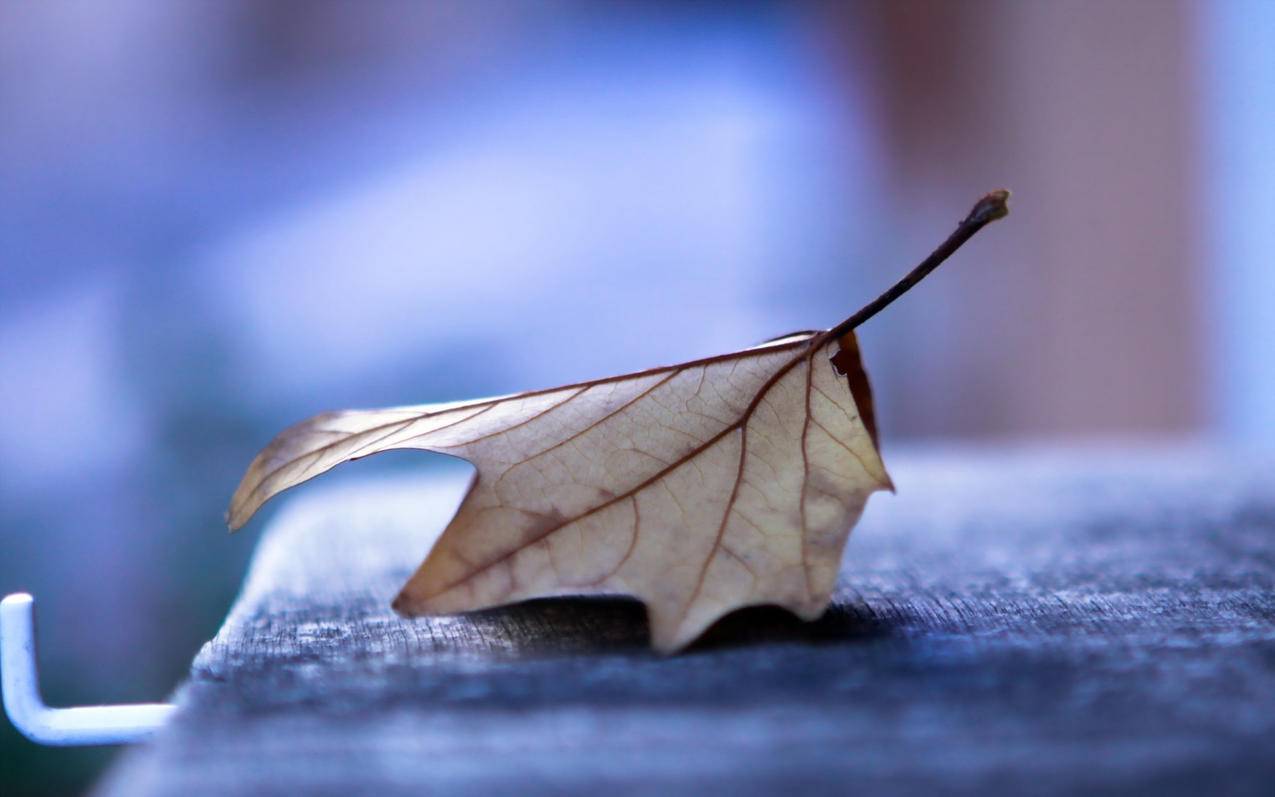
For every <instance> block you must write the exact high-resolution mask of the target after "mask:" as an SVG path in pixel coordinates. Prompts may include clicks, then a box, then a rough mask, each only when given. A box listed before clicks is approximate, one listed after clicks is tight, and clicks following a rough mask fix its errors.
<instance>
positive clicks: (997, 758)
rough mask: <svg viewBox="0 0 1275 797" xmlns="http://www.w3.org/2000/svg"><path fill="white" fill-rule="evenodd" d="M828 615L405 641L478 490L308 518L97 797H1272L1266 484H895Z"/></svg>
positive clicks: (902, 462) (343, 507)
mask: <svg viewBox="0 0 1275 797" xmlns="http://www.w3.org/2000/svg"><path fill="white" fill-rule="evenodd" d="M888 462H889V464H890V465H891V470H892V472H893V474H894V476H895V482H896V484H897V486H898V496H897V497H889V496H878V497H877V498H875V499H874V500H873V502H872V503H871V504H870V506H869V509H868V511H867V513H866V514H865V516H864V519H863V521H862V522H861V523H860V525H859V527H858V529H857V530H856V532H855V538H854V540H853V541H852V542H851V543H850V545H849V546H848V549H847V560H846V564H845V567H844V568H843V571H842V573H841V580H840V583H839V586H838V588H837V592H836V597H835V601H834V604H833V606H832V608H831V609H830V610H829V611H828V612H827V613H826V614H825V615H824V616H823V617H822V618H821V619H820V620H818V621H817V622H814V623H810V624H803V623H801V622H799V621H797V620H796V619H795V618H793V617H792V616H791V615H788V614H787V613H785V612H782V611H779V610H771V609H747V610H743V611H740V612H737V613H735V614H733V615H731V616H729V617H727V618H726V619H724V620H723V621H721V622H720V623H718V624H717V625H716V626H715V627H714V628H713V629H712V630H710V632H709V633H708V635H707V636H706V637H705V638H704V639H703V640H702V641H701V642H699V643H697V644H696V645H694V646H692V647H691V648H690V649H689V650H688V651H687V652H686V653H685V654H683V655H680V656H675V657H672V658H663V657H660V656H658V655H655V654H652V653H650V652H649V651H648V650H647V649H646V646H645V645H646V627H645V617H644V614H643V611H642V609H641V606H640V605H639V604H637V603H635V602H631V601H623V600H610V599H565V598H559V599H551V600H542V601H535V602H532V603H527V604H522V605H518V606H513V607H508V608H503V609H495V610H489V611H484V612H480V613H477V614H474V615H470V616H465V617H437V618H419V619H415V620H404V619H401V618H399V617H397V616H395V615H394V614H392V613H391V612H390V610H389V608H388V603H389V599H390V598H391V597H392V596H393V594H394V592H395V589H396V588H397V586H398V585H399V584H400V583H401V582H402V580H403V579H404V577H405V576H406V575H407V574H408V573H410V571H411V568H412V567H413V566H414V564H415V563H416V562H418V561H419V560H420V558H421V556H422V555H423V554H424V552H425V549H426V547H427V546H428V544H429V537H430V535H431V534H437V532H438V531H439V530H441V529H442V528H443V526H444V525H445V524H446V521H447V519H448V517H449V516H450V513H451V511H452V510H453V509H454V508H455V504H456V502H457V501H458V500H459V499H460V496H461V494H462V493H463V490H464V479H463V478H462V477H463V474H457V475H456V477H453V476H451V475H447V476H438V475H434V476H430V477H423V478H415V479H403V480H397V481H387V482H377V483H367V484H363V485H358V486H354V487H343V488H339V489H332V488H328V489H326V490H324V489H317V490H313V491H311V492H308V493H306V494H304V495H302V496H300V497H299V498H297V499H294V500H293V502H292V503H291V504H290V505H289V506H288V508H287V509H286V510H285V511H284V512H283V513H281V514H280V515H279V516H278V517H277V518H276V520H275V521H274V522H273V523H272V524H271V526H270V528H269V530H268V532H267V533H266V535H265V537H264V538H263V540H262V542H261V544H260V548H259V550H258V554H257V557H256V559H255V561H254V564H253V567H252V570H251V573H250V574H249V577H248V580H247V583H246V584H245V587H244V591H243V594H242V595H241V597H240V599H239V601H238V602H237V603H236V605H235V607H234V609H233V610H232V612H231V614H230V616H229V617H228V618H227V620H226V623H225V626H224V627H223V629H222V631H221V632H220V633H219V634H218V636H217V638H216V639H214V640H213V641H212V642H210V643H209V644H208V645H207V646H206V647H205V648H204V650H203V651H202V652H201V653H200V655H199V657H198V658H197V659H196V661H195V663H194V665H193V668H192V673H191V678H190V681H189V682H188V683H187V684H186V685H185V686H183V687H182V688H181V690H180V691H179V693H178V701H179V704H180V710H179V713H178V715H177V717H176V719H175V720H174V722H173V724H172V726H171V727H170V728H168V729H167V730H166V731H165V733H164V734H163V735H162V736H161V737H160V739H159V740H158V741H157V742H156V743H154V744H153V745H151V746H149V747H147V748H141V749H138V750H136V751H133V752H132V753H131V754H130V755H128V756H126V757H125V758H124V759H123V760H122V761H121V762H120V764H119V765H118V766H117V767H116V769H115V770H114V771H113V772H112V773H111V775H110V776H109V777H108V779H107V780H106V781H105V782H104V783H103V784H102V786H101V788H100V792H101V793H103V794H108V795H113V794H128V795H134V794H181V795H184V797H189V795H198V794H219V795H220V794H270V793H318V794H348V793H354V792H375V793H382V794H413V795H420V794H434V793H453V792H456V793H460V792H463V793H466V794H473V793H492V792H500V793H519V794H528V793H531V794H536V793H580V794H586V793H587V794H595V793H607V794H630V793H703V792H704V791H705V789H711V790H713V791H718V790H720V791H727V790H729V791H730V792H731V793H735V794H754V793H767V792H774V791H779V790H783V791H790V790H795V789H801V788H804V789H809V790H816V791H818V792H821V793H826V792H862V791H868V792H871V793H875V794H914V793H936V792H937V793H951V794H986V793H1021V794H1070V793H1077V792H1082V791H1083V792H1085V793H1098V794H1102V793H1122V794H1125V793H1140V792H1145V793H1157V794H1192V795H1195V794H1199V793H1210V794H1217V793H1263V792H1265V790H1266V789H1267V788H1268V786H1269V784H1270V783H1271V782H1275V754H1273V753H1272V752H1271V751H1272V750H1275V457H1270V456H1256V455H1240V454H1226V453H1223V452H1219V451H1212V450H1205V449H1199V448H1184V447H1166V448H1160V449H1143V450H1139V451H1137V452H1129V451H1124V452H1114V451H1107V452H1102V451H1097V452H1094V451H1074V450H1073V451H1045V450H1019V451H1013V450H1001V449H995V450H975V451H971V450H959V451H946V452H944V451H928V452H927V451H918V452H911V453H909V454H905V455H897V456H892V457H889V458H888Z"/></svg>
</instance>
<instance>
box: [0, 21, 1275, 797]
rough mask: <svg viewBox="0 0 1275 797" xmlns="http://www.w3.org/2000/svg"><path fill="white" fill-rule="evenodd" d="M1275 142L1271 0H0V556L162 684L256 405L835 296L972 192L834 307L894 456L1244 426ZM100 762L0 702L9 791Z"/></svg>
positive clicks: (686, 339)
mask: <svg viewBox="0 0 1275 797" xmlns="http://www.w3.org/2000/svg"><path fill="white" fill-rule="evenodd" d="M1271 140H1275V3H1270V2H1262V1H1261V0H1252V1H1245V0H1234V1H1233V2H1223V1H1221V0H1219V1H1217V2H1195V3H1193V2H1169V1H1167V0H1166V1H1165V2H1159V1H1158V0H1136V1H1135V0H1126V2H1121V3H1099V2H1065V3H1064V2H1012V1H1009V0H1005V1H1000V0H997V1H995V2H967V3H960V4H956V3H946V2H914V1H911V0H909V1H906V2H844V3H825V4H794V3H784V4H766V3H741V4H730V3H714V4H682V3H672V2H667V3H664V2H643V3H637V2H612V3H594V2H583V1H582V0H558V1H556V2H553V1H550V2H534V3H532V2H528V3H521V2H520V3H513V2H511V3H494V2H433V3H427V4H425V3H357V4H355V3H313V2H306V3H300V2H296V3H292V2H254V1H250V0H238V1H237V2H219V3H155V2H145V1H142V0H117V2H114V3H112V4H111V5H110V7H109V9H107V8H106V7H105V6H92V7H91V6H87V5H82V4H72V3H63V2H41V3H6V4H4V5H0V363H2V364H0V402H2V404H0V592H4V593H7V592H12V591H17V590H29V591H31V592H33V593H34V594H35V595H36V596H37V597H38V599H39V606H40V612H39V614H40V618H39V619H40V623H41V641H42V647H43V658H42V670H43V673H44V677H45V682H46V683H45V686H46V697H47V698H48V699H49V701H50V702H54V703H79V702H86V701H128V700H148V699H156V698H159V697H161V696H162V695H164V694H165V693H166V692H167V691H168V690H170V689H171V688H172V687H173V686H174V685H175V684H176V683H177V682H178V681H179V680H180V679H181V677H182V675H183V673H184V671H185V668H186V667H187V665H188V664H189V661H190V659H191V657H192V656H193V655H194V653H195V651H196V650H197V648H198V646H199V645H200V644H201V643H202V642H203V641H204V640H205V639H207V638H208V637H209V636H211V635H212V633H214V632H215V630H216V628H217V626H218V624H219V621H220V619H221V617H222V616H223V615H224V613H225V611H226V609H227V608H228V607H229V604H230V602H231V600H232V599H233V596H234V593H235V591H236V588H237V585H238V583H239V580H240V578H241V576H242V573H243V569H244V566H245V563H246V561H247V559H248V557H249V555H250V553H251V548H252V546H253V543H254V538H255V536H256V534H257V533H258V531H259V529H260V528H261V526H262V522H261V521H257V522H256V523H255V524H254V526H253V527H250V528H249V529H248V531H247V532H246V533H245V534H242V535H240V536H236V537H234V538H228V537H227V536H226V534H225V531H224V526H223V524H222V513H223V511H224V508H225V504H226V501H227V499H228V497H229V495H230V493H231V491H232V490H233V488H234V486H235V484H236V482H237V480H238V478H239V476H240V474H241V473H242V470H243V469H244V467H245V466H246V465H247V463H248V461H249V460H250V459H251V458H252V456H253V455H254V454H255V453H256V451H257V450H258V449H259V447H260V446H261V445H263V444H264V443H265V442H266V441H267V440H268V439H269V438H270V437H271V436H272V435H273V433H274V432H276V431H278V430H279V429H281V428H282V427H283V426H285V425H287V424H289V423H291V422H293V421H296V420H299V419H301V418H303V417H306V416H308V415H310V414H312V413H314V412H317V411H320V410H324V409H330V408H337V407H347V406H378V405H386V404H402V403H415V402H423V401H430V400H442V399H454V398H466V397H472V396H477V395H482V394H491V393H497V392H507V391H516V390H520V389H525V388H534V387H545V386H550V385H553V384H557V383H561V382H567V381H572V380H578V379H583V378H588V377H596V376H602V375H607V374H611V373H617V372H622V371H626V370H634V369H638V368H643V367H647V366H651V365H655V364H660V363H667V362H674V361H679V360H684V359H689V358H693V357H698V356H704V355H709V354H713V353H717V352H719V351H722V350H728V349H734V348H739V347H742V346H746V345H750V344H752V343H754V342H757V341H760V340H762V339H765V338H769V337H773V336H774V335H777V334H780V333H783V332H787V331H790V330H792V329H799V328H808V327H812V326H827V325H830V324H832V323H835V322H836V321H838V320H840V318H842V317H843V316H845V315H847V314H849V313H850V312H851V311H853V310H854V309H856V308H857V307H858V306H859V305H860V304H862V303H863V302H864V301H865V300H867V299H868V298H871V297H872V296H874V295H875V294H876V293H877V292H879V291H880V290H881V289H882V288H884V287H885V286H886V285H888V284H889V282H890V281H892V280H893V279H894V278H895V277H896V276H898V275H899V274H901V273H902V272H903V271H904V270H906V269H907V268H909V267H910V266H911V265H913V264H914V263H915V262H916V261H917V260H918V259H919V258H920V257H922V256H923V255H924V254H925V253H927V252H928V251H929V249H930V248H931V247H932V246H933V245H934V244H935V243H937V242H938V241H939V240H941V238H942V237H943V236H944V235H946V233H947V232H949V230H950V229H951V228H952V226H953V224H954V223H955V221H956V220H957V219H959V218H960V217H961V216H962V215H963V214H964V212H965V211H966V210H967V209H968V207H969V205H970V204H971V203H972V201H973V200H974V199H975V198H976V197H977V196H978V195H980V194H981V193H982V192H984V191H986V190H988V189H991V188H995V187H1000V186H1006V187H1009V188H1012V189H1014V191H1015V198H1014V202H1013V208H1014V213H1013V216H1011V218H1010V220H1009V221H1007V222H1004V223H1001V224H999V225H997V226H996V227H995V228H993V229H992V230H990V231H989V232H987V233H985V234H984V235H983V236H982V237H980V239H978V240H976V241H975V242H974V243H973V244H971V245H970V246H969V248H968V249H967V250H966V251H965V252H964V253H963V254H962V256H961V257H959V258H958V259H957V261H956V262H954V263H952V264H951V265H949V266H948V267H946V268H945V269H944V270H943V271H941V272H939V273H938V274H937V275H935V276H934V277H933V278H931V280H930V281H928V282H927V284H926V285H925V286H924V287H923V288H922V289H921V290H919V291H917V292H916V293H914V294H913V295H911V296H909V297H908V298H907V300H906V301H904V302H902V303H901V304H899V305H896V306H895V307H893V308H891V310H890V311H889V312H888V313H887V314H885V315H884V316H881V317H879V318H878V319H876V320H874V321H873V322H872V323H871V324H870V325H869V327H868V328H865V329H864V330H863V332H862V337H863V343H864V347H865V356H866V359H867V362H868V365H869V368H870V369H871V371H872V373H873V376H874V380H875V385H876V387H877V391H878V396H879V398H878V405H879V415H880V417H881V419H882V422H883V427H884V428H883V432H884V445H885V447H886V456H887V459H888V457H889V449H890V447H891V446H892V445H897V444H899V443H900V442H903V443H906V442H908V441H914V440H916V441H924V440H933V439H962V440H971V441H981V442H983V443H986V444H999V443H1003V442H1005V441H1012V440H1016V439H1033V440H1039V439H1046V440H1068V441H1070V440H1087V439H1093V438H1104V439H1111V438H1116V439H1121V440H1129V441H1136V440H1140V439H1146V438H1162V437H1183V436H1191V437H1204V438H1209V439H1213V440H1216V441H1218V442H1220V443H1221V444H1225V445H1254V444H1267V445H1269V444H1271V443H1275V357H1272V354H1271V348H1272V344H1273V343H1275V311H1273V310H1272V307H1275V262H1272V261H1273V258H1272V255H1271V252H1273V251H1275V224H1272V223H1271V219H1272V218H1275V190H1272V188H1271V186H1275V157H1272V153H1271V150H1270V144H1269V142H1270V141H1271ZM378 460H379V461H378ZM430 461H431V460H430V458H428V457H425V456H423V455H418V456H411V455H397V454H396V455H392V456H388V457H385V458H378V459H374V460H371V461H368V462H366V463H360V464H358V465H357V466H352V467H350V468H348V469H347V470H348V471H349V472H351V473H352V474H353V475H354V476H355V477H362V476H367V475H369V474H373V473H376V472H377V469H378V468H380V469H384V468H402V467H418V468H428V467H431V464H430ZM327 478H330V479H334V480H335V479H340V478H345V476H344V475H338V474H333V475H332V476H331V477H327ZM110 755H111V753H110V751H66V750H63V751H57V750H53V751H50V750H42V749H39V748H36V747H35V746H34V745H31V744H29V743H27V742H26V741H25V740H23V739H21V738H20V737H19V736H18V735H17V734H16V732H14V731H13V730H12V729H11V728H10V727H9V726H8V724H7V723H0V791H3V793H4V794H5V795H6V797H8V795H17V794H28V793H29V794H39V793H46V794H66V793H70V792H74V791H77V790H79V789H82V788H84V787H85V786H86V785H87V784H88V783H90V782H91V779H92V778H93V777H94V775H95V773H96V772H97V771H98V770H99V769H100V767H101V766H102V765H103V764H104V763H105V762H106V761H107V760H108V758H109V756H110Z"/></svg>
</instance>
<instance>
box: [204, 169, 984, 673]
mask: <svg viewBox="0 0 1275 797" xmlns="http://www.w3.org/2000/svg"><path fill="white" fill-rule="evenodd" d="M1006 197H1007V194H1005V193H1004V192H997V193H994V194H989V195H988V196H987V197H985V198H984V199H983V200H982V201H981V202H980V203H979V204H978V205H976V206H975V209H974V211H972V212H971V214H970V216H969V217H968V218H967V219H966V220H965V221H964V222H962V224H961V226H960V227H958V229H957V232H956V233H954V234H953V235H952V236H951V237H950V238H949V239H948V241H947V242H945V243H944V245H943V246H941V247H940V248H939V250H937V251H936V252H935V253H934V254H933V255H931V257H930V258H928V259H927V260H926V261H925V262H924V263H922V264H921V266H918V267H917V269H915V270H914V271H913V272H912V274H910V275H909V276H908V277H907V278H905V279H904V280H903V281H902V282H901V283H900V284H899V285H896V286H895V288H893V289H891V291H889V292H887V293H886V294H884V295H883V296H882V297H881V298H879V299H878V300H877V301H876V302H874V303H872V304H870V305H868V306H867V307H865V308H864V309H863V310H861V311H860V312H859V313H856V314H855V316H852V317H851V318H850V319H847V320H846V321H845V322H843V323H842V324H840V325H838V326H837V327H834V328H833V329H831V330H828V331H826V332H819V333H810V332H807V333H799V334H797V335H793V336H789V337H786V338H782V339H779V340H776V341H772V342H769V343H766V344H763V345H761V346H758V347H755V348H752V349H747V350H745V351H740V352H735V353H731V354H724V355H721V356H717V357H710V358H707V359H704V360H697V361H694V362H688V363H683V364H681V365H675V366H669V367H665V368H656V369H652V370H649V371H642V372H639V373H634V374H626V375H623V376H615V377H609V378H606V379H599V380H595V381H592V382H582V383H580V384H575V385H567V386H564V387H559V388H553V389H550V390H541V391H533V392H528V393H520V394H517V395H512V396H505V397H501V398H494V399H485V400H478V401H466V402H457V403H451V404H427V405H419V406H413V407H400V408H393V409H383V410H368V411H346V412H335V413H327V414H324V415H319V416H317V417H315V418H312V419H310V420H308V421H305V422H303V423H300V424H298V425H296V426H293V427H292V428H290V429H288V430H286V431H284V432H283V433H282V434H280V435H279V436H278V437H277V438H276V439H275V440H274V441H273V442H272V443H271V444H270V445H269V446H268V447H267V448H266V449H265V450H264V451H262V452H261V454H259V455H258V456H257V458H256V459H255V460H254V461H253V463H252V465H251V466H250V467H249V469H248V472H247V474H246V475H245V476H244V479H243V481H242V483H241V484H240V485H239V488H238V490H237V491H236V492H235V495H234V498H233V499H232V501H231V508H230V518H229V519H230V525H231V528H239V527H240V526H242V525H243V524H244V523H246V522H247V521H248V519H249V518H250V517H251V516H252V515H253V513H255V512H256V511H257V509H258V508H260V506H261V505H262V504H263V503H265V502H266V501H267V500H269V498H271V497H272V496H274V495H276V494H278V493H279V492H281V491H283V490H286V489H288V488H289V487H292V486H294V485H296V484H299V483H301V482H303V481H306V480H308V479H311V478H313V477H315V476H317V475H319V474H321V473H323V472H325V471H327V470H329V469H331V468H332V467H334V466H336V465H338V464H340V463H342V462H347V461H349V460H352V459H358V458H360V457H364V456H368V455H370V454H375V453H377V452H380V451H387V450H390V449H402V448H415V449H422V450H426V451H436V452H440V453H445V454H451V455H453V456H458V457H463V458H464V459H467V460H469V461H470V462H472V463H473V464H474V465H475V466H476V468H477V474H476V476H475V478H474V481H473V484H472V485H471V487H470V490H469V493H468V495H467V496H466V497H465V500H464V502H463V503H462V504H461V507H460V509H459V510H458V511H457V513H456V516H455V518H453V520H452V521H451V523H450V524H449V525H448V527H447V529H446V530H445V531H444V532H443V534H442V536H441V537H440V538H439V539H438V541H437V543H436V544H435V545H434V547H433V549H432V550H431V551H430V553H429V556H428V557H427V558H426V560H425V562H424V563H423V564H422V565H421V566H420V568H419V569H418V570H417V571H416V573H415V574H414V575H413V576H412V577H411V579H410V580H409V581H408V582H407V584H406V585H405V586H404V587H403V589H402V591H401V592H400V594H399V596H398V597H397V598H396V599H395V601H394V608H395V609H396V610H397V611H398V612H400V613H402V614H405V615H423V614H450V613H457V612H465V611H471V610H475V609H481V608H485V607H491V606H496V605H500V604H506V603H511V602H515V601H521V600H526V599H529V598H535V597H543V596H549V595H568V594H570V595H579V594H593V593H605V594H617V593H618V594H626V595H633V596H636V597H637V598H639V599H641V600H642V601H643V602H644V603H645V604H646V606H647V611H648V615H649V617H650V625H651V639H652V643H653V644H654V646H655V647H656V648H658V649H659V650H662V651H673V650H677V649H679V648H681V647H683V646H684V645H686V644H688V643H689V642H691V641H693V640H694V639H695V638H696V637H697V636H699V635H700V633H702V632H703V631H704V629H705V628H707V627H708V626H709V625H710V624H712V623H713V622H714V621H715V620H717V619H718V618H719V617H721V616H722V615H724V614H726V613H727V612H730V611H732V610H734V609H736V608H739V607H741V606H748V605H753V604H778V605H780V606H784V607H786V608H788V609H790V610H791V611H793V612H794V613H796V614H797V615H798V616H800V617H802V618H805V619H813V618H815V617H817V616H818V615H819V614H820V613H821V612H822V611H823V610H824V608H825V607H826V606H827V604H828V601H829V599H830V597H831V592H832V589H833V586H834V584H835V582H836V578H837V572H838V569H839V564H840V559H841V551H842V548H843V547H844V545H845V541H846V537H847V536H848V535H849V533H850V528H851V527H852V526H853V525H854V523H855V521H856V520H857V519H858V517H859V514H860V513H861V512H862V510H863V506H864V503H865V502H866V501H867V498H868V496H869V495H870V494H871V493H873V492H875V491H876V490H881V489H892V486H891V483H890V479H889V476H888V475H887V473H886V470H885V467H884V465H883V464H882V462H881V457H880V455H879V453H878V450H877V445H876V430H875V427H874V424H873V409H872V399H871V394H870V391H869V389H868V382H867V376H866V374H865V373H864V370H863V367H862V363H861V361H860V356H859V349H858V345H857V342H856V339H855V336H854V332H853V328H854V327H855V326H857V325H858V324H859V323H861V322H862V321H863V320H865V319H866V318H867V317H870V316H871V315H872V314H874V313H875V312H877V311H878V310H879V309H881V308H882V307H884V306H885V305H886V304H888V303H889V302H890V301H892V300H893V298H895V297H897V296H898V295H899V294H901V293H902V292H903V291H904V290H906V289H907V288H908V287H910V286H911V284H914V283H915V282H916V281H917V280H919V279H920V278H921V277H922V276H924V274H925V273H928V271H930V270H932V269H933V268H934V267H936V266H937V265H938V264H939V263H940V262H942V260H944V259H945V258H946V257H947V256H948V255H950V254H951V252H952V251H955V249H956V248H957V247H959V246H960V244H961V243H963V242H964V241H965V240H967V239H968V238H969V237H970V236H971V235H973V233H974V232H976V231H977V229H979V228H981V227H982V226H984V225H985V224H987V223H988V222H989V221H991V220H993V219H995V218H999V217H1000V216H1002V215H1004V212H1005V204H1004V203H1005V199H1006Z"/></svg>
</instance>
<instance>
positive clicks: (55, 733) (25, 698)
mask: <svg viewBox="0 0 1275 797" xmlns="http://www.w3.org/2000/svg"><path fill="white" fill-rule="evenodd" d="M34 607H35V599H34V598H32V597H31V596H30V595H28V594H26V593H22V592H19V593H17V594H14V595H10V596H9V597H7V598H5V599H4V600H3V601H0V691H2V692H3V693H4V710H5V713H7V714H8V715H9V721H10V722H12V723H13V726H14V727H15V728H17V729H18V730H19V731H21V732H22V735H23V736H26V737H27V738H28V739H30V740H31V741H33V742H36V743H37V744H47V745H57V746H62V747H70V746H75V745H90V744H129V743H131V742H140V741H144V740H146V739H148V738H150V737H151V736H153V735H154V734H155V733H156V732H158V731H159V729H160V728H162V727H164V724H165V723H166V722H168V718H169V716H170V715H171V714H172V713H173V708H174V707H173V706H171V705H169V704H167V703H138V704H135V705H127V706H85V707H82V708H49V707H48V706H46V705H44V700H43V699H41V697H40V677H39V671H38V669H37V667H36V656H35V624H34V621H33V618H32V615H33V610H34Z"/></svg>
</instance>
